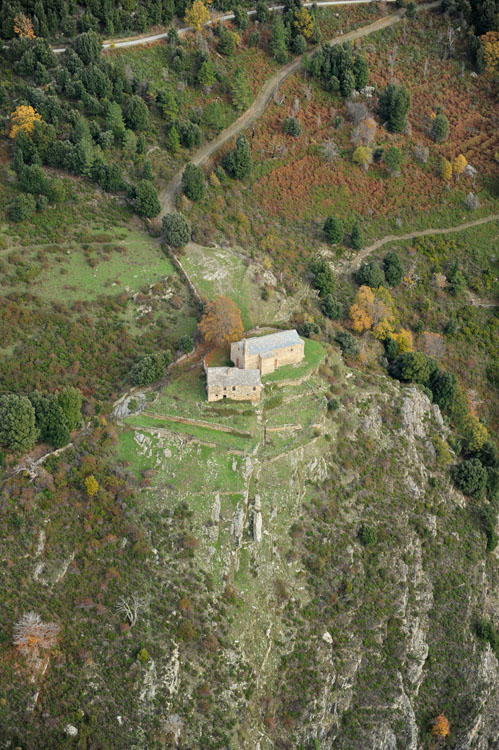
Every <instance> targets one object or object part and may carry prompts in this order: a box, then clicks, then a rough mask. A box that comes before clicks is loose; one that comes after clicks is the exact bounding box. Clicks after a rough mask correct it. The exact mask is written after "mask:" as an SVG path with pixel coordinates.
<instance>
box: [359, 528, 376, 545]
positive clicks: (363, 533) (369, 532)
mask: <svg viewBox="0 0 499 750" xmlns="http://www.w3.org/2000/svg"><path fill="white" fill-rule="evenodd" d="M359 539H360V541H361V543H362V544H363V545H364V547H368V546H369V545H371V544H376V542H377V541H378V534H377V532H376V529H375V528H374V527H373V526H365V525H362V526H361V527H360V529H359Z"/></svg>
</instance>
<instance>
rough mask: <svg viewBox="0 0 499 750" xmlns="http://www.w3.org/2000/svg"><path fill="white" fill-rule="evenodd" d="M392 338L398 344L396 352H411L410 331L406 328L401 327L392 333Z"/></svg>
mask: <svg viewBox="0 0 499 750" xmlns="http://www.w3.org/2000/svg"><path fill="white" fill-rule="evenodd" d="M392 338H394V339H395V341H396V342H397V344H398V351H397V354H405V353H406V352H412V347H413V343H412V333H411V332H410V331H408V330H407V329H406V328H401V329H400V331H399V332H398V333H394V334H393V336H392Z"/></svg>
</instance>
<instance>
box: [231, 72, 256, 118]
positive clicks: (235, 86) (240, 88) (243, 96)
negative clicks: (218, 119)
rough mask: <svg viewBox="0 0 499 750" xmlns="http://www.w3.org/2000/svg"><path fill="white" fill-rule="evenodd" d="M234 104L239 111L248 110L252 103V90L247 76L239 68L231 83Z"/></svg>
mask: <svg viewBox="0 0 499 750" xmlns="http://www.w3.org/2000/svg"><path fill="white" fill-rule="evenodd" d="M231 94H232V103H233V105H234V107H235V109H237V110H238V111H243V110H245V109H247V108H248V106H249V104H250V102H251V88H250V85H249V83H248V81H247V79H246V76H245V75H244V73H243V72H242V70H240V69H239V68H238V69H237V70H236V72H235V73H234V76H233V78H232V83H231Z"/></svg>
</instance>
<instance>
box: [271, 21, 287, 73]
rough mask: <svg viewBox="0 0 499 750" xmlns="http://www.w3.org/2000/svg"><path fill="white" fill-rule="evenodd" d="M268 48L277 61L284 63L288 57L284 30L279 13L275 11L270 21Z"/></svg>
mask: <svg viewBox="0 0 499 750" xmlns="http://www.w3.org/2000/svg"><path fill="white" fill-rule="evenodd" d="M270 49H271V50H272V54H273V56H274V57H275V59H276V60H277V62H278V63H280V64H281V65H284V63H285V62H286V61H287V59H288V50H287V46H286V32H285V29H284V24H283V22H282V18H281V16H280V15H279V13H276V14H275V16H274V19H273V21H272V32H271V36H270Z"/></svg>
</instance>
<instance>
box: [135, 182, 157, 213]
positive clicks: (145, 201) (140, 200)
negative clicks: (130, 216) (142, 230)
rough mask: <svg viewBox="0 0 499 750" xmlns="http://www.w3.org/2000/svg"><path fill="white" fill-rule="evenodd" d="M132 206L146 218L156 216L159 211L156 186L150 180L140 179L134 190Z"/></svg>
mask: <svg viewBox="0 0 499 750" xmlns="http://www.w3.org/2000/svg"><path fill="white" fill-rule="evenodd" d="M133 206H134V209H135V211H136V212H137V213H138V215H139V216H145V217H147V218H148V219H152V217H153V216H157V215H158V214H159V212H160V211H161V205H160V203H159V199H158V194H157V192H156V188H155V187H154V185H153V183H152V182H151V181H150V180H140V182H139V184H138V185H137V188H136V190H135V199H134V203H133Z"/></svg>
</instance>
